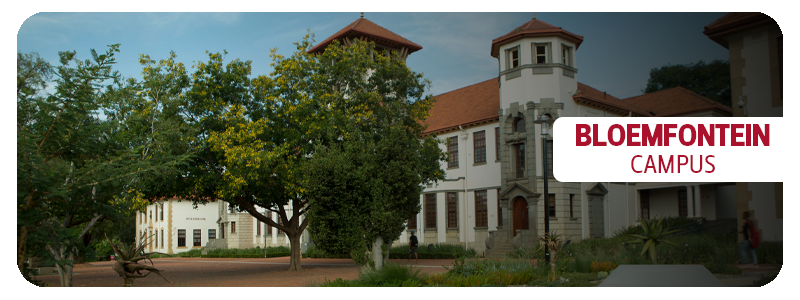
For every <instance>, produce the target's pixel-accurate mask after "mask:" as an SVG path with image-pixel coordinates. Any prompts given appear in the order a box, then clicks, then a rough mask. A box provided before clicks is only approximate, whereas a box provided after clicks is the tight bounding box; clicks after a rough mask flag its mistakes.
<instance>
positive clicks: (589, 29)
mask: <svg viewBox="0 0 800 300" xmlns="http://www.w3.org/2000/svg"><path fill="white" fill-rule="evenodd" d="M723 15H725V13H548V12H540V13H536V18H537V19H539V20H542V21H544V22H547V23H550V24H552V25H554V26H559V27H562V28H563V29H565V30H567V31H570V32H572V33H575V34H578V35H582V36H583V37H584V41H583V43H582V44H581V46H580V47H579V48H578V50H577V51H576V61H577V68H578V75H577V76H578V81H580V82H582V83H584V84H587V85H589V86H592V87H594V88H596V89H598V90H601V91H606V92H608V93H609V94H611V95H614V96H616V97H619V98H627V97H632V96H637V95H641V94H642V91H643V90H644V89H645V86H646V84H647V79H648V78H649V72H650V70H651V69H653V68H658V67H661V66H664V65H667V64H687V63H696V62H698V61H700V60H703V61H706V62H708V61H712V60H715V59H722V60H727V59H728V50H727V49H725V48H724V47H722V46H720V45H718V44H716V43H715V42H713V41H712V40H710V39H709V38H708V37H706V36H705V35H703V27H704V26H706V25H708V24H710V23H712V22H714V21H715V20H716V19H718V18H719V17H721V16H723ZM359 16H360V12H335V13H255V12H244V13H125V12H121V13H91V12H89V13H37V14H35V15H32V16H30V17H29V18H27V19H26V20H25V21H24V22H23V23H22V24H21V25H20V28H19V31H18V34H17V52H21V53H28V52H37V53H39V55H40V56H42V57H43V58H45V59H47V60H48V61H50V62H51V63H53V64H58V52H59V51H65V50H75V51H77V52H78V55H77V56H78V58H81V59H86V58H89V57H90V52H89V50H90V49H92V48H93V49H96V50H97V51H98V52H100V53H102V52H104V50H105V48H106V46H107V45H110V44H121V47H120V50H121V52H120V53H119V54H117V56H116V57H117V65H116V69H117V70H119V71H120V73H121V74H122V75H123V76H125V77H135V78H141V74H140V73H141V66H140V65H139V63H138V57H139V55H140V54H148V55H150V56H151V58H153V59H156V60H158V59H164V58H166V57H167V56H168V55H169V52H170V51H174V52H175V53H176V54H177V56H178V60H179V61H182V62H183V63H184V64H185V65H186V66H187V69H189V72H193V70H192V69H190V68H191V66H192V65H193V62H197V61H203V62H205V61H208V56H207V54H205V52H206V51H209V52H212V53H214V52H222V51H223V50H227V51H228V55H227V56H226V62H230V61H232V60H233V59H237V58H238V59H241V60H251V61H252V74H253V75H254V76H256V75H262V74H268V73H269V72H271V71H272V68H271V67H270V63H271V59H270V57H269V51H270V49H272V48H277V50H278V53H280V54H282V55H284V56H289V55H291V54H292V52H293V51H295V50H296V49H295V47H294V45H293V43H294V42H297V41H300V40H302V38H303V36H304V35H305V34H306V32H307V31H308V30H310V31H311V32H312V33H313V34H314V35H315V40H316V41H317V42H321V41H322V40H324V39H326V38H327V37H329V36H331V35H333V34H334V33H336V32H337V31H339V30H340V29H342V28H344V27H345V26H347V25H348V24H350V23H351V22H353V21H355V20H356V19H357V18H359ZM364 17H365V18H367V19H369V20H370V21H373V22H375V23H376V24H378V25H380V26H383V27H384V28H386V29H388V30H391V31H393V32H394V33H397V34H399V35H401V36H403V37H405V38H406V39H409V40H411V41H413V42H415V43H417V44H419V45H421V46H422V47H423V49H422V50H420V51H417V52H415V53H413V54H411V55H410V56H409V58H408V60H407V64H408V66H409V67H410V68H411V69H412V70H414V71H416V72H420V73H423V74H424V76H425V77H426V78H428V79H430V80H431V82H432V87H431V90H430V91H429V93H430V94H433V95H438V94H442V93H445V92H448V91H452V90H455V89H458V88H461V87H465V86H468V85H472V84H475V83H478V82H481V81H484V80H487V79H491V78H495V77H497V74H498V67H497V65H498V64H497V59H496V58H494V57H492V56H491V55H490V49H491V42H492V39H495V38H497V37H500V36H502V35H505V34H506V33H508V32H510V31H512V30H514V29H515V28H516V27H518V26H520V25H522V24H524V23H525V22H527V21H529V20H530V19H531V18H532V17H533V13H531V12H519V13H482V12H477V13H475V12H472V13H470V12H468V13H432V12H412V13H397V12H388V13H378V12H366V13H365V14H364ZM51 88H52V87H51Z"/></svg>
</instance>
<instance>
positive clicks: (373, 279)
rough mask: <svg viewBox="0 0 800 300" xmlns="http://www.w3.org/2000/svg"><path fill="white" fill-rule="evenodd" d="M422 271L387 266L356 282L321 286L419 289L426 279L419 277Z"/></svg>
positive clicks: (365, 275) (325, 283) (349, 281)
mask: <svg viewBox="0 0 800 300" xmlns="http://www.w3.org/2000/svg"><path fill="white" fill-rule="evenodd" d="M419 272H420V270H417V271H414V270H412V269H411V268H410V267H407V266H401V265H397V264H386V265H384V266H383V268H382V269H381V270H380V271H375V270H369V271H366V272H363V273H361V274H359V276H358V279H356V280H344V279H341V278H337V279H335V280H332V281H331V280H328V279H326V280H325V281H324V282H323V283H322V284H321V285H320V286H323V287H369V286H376V287H418V286H422V284H423V281H424V278H422V277H420V276H419Z"/></svg>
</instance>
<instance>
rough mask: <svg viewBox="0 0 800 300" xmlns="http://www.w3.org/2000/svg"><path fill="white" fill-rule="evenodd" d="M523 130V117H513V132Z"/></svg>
mask: <svg viewBox="0 0 800 300" xmlns="http://www.w3.org/2000/svg"><path fill="white" fill-rule="evenodd" d="M521 131H525V119H523V118H514V132H521Z"/></svg>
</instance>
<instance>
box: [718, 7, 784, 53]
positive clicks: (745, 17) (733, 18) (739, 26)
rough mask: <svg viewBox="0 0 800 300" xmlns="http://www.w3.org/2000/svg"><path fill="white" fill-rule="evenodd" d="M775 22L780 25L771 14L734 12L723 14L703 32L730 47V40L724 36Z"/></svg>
mask: <svg viewBox="0 0 800 300" xmlns="http://www.w3.org/2000/svg"><path fill="white" fill-rule="evenodd" d="M769 23H774V24H775V25H776V26H777V25H778V23H777V22H775V20H773V19H772V18H771V17H770V16H768V15H765V14H763V13H759V12H732V13H728V14H727V15H724V16H722V18H719V19H717V20H716V21H714V22H713V23H711V24H708V25H707V26H706V27H705V31H703V34H705V35H706V36H708V38H710V39H712V40H713V41H715V42H717V43H718V44H720V45H722V46H723V47H725V48H728V41H727V40H725V39H723V38H722V37H723V36H725V35H728V34H731V33H734V32H738V31H742V30H745V29H748V28H751V27H755V26H758V25H762V24H769Z"/></svg>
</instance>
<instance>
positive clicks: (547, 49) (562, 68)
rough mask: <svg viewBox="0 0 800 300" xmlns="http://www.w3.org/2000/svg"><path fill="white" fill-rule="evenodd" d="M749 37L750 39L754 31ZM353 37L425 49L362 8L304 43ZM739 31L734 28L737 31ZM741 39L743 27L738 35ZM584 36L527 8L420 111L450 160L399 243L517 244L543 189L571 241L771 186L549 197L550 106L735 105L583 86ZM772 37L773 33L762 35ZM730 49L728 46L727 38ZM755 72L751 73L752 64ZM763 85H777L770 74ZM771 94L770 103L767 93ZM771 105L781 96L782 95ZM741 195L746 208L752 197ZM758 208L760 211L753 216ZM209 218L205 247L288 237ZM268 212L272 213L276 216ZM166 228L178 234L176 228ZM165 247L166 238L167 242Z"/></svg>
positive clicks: (585, 113)
mask: <svg viewBox="0 0 800 300" xmlns="http://www.w3.org/2000/svg"><path fill="white" fill-rule="evenodd" d="M721 20H722V19H721ZM773 22H774V21H773ZM726 24H728V23H726ZM712 25H713V24H712ZM771 28H772V27H770V28H768V29H769V30H772V29H771ZM723 29H724V28H723ZM708 31H709V30H707V32H706V34H709V33H708ZM724 32H727V31H724ZM709 36H710V37H712V39H715V38H716V36H712V35H709ZM752 36H753V37H754V38H755V35H754V34H753V35H752ZM761 36H763V37H770V38H772V37H774V36H775V32H774V31H769V33H763V34H762V35H761ZM357 38H360V39H365V40H368V41H373V42H375V43H376V45H377V47H379V48H382V49H387V50H396V51H398V52H399V53H401V54H402V57H403V58H404V59H405V58H406V57H408V55H409V54H411V53H414V52H416V51H419V50H421V49H422V46H420V45H417V44H415V43H413V42H411V41H409V40H407V39H405V38H403V37H401V36H399V35H397V34H395V33H393V32H391V31H389V30H387V29H385V28H383V27H381V26H379V25H377V24H375V23H373V22H371V21H369V20H367V19H364V18H363V17H362V18H359V19H357V20H356V21H354V22H353V23H351V24H349V25H347V26H346V27H345V28H343V29H342V30H340V31H339V32H337V33H336V34H334V35H332V36H331V37H329V38H327V39H326V40H324V41H323V42H321V43H319V44H318V45H317V46H316V47H314V48H313V49H312V50H311V51H309V52H311V53H318V52H322V51H324V49H325V47H327V45H328V44H329V43H330V42H331V41H333V40H342V41H343V44H345V45H348V42H349V41H351V40H352V39H357ZM737 38H740V37H738V35H737ZM744 39H748V36H746V35H745V37H744ZM778 41H779V42H778V43H779V44H778V45H782V43H780V41H781V40H780V39H779V40H778ZM488 42H489V41H487V43H488ZM582 42H583V37H582V36H580V35H577V34H574V33H571V32H569V31H567V30H564V29H562V28H561V27H556V26H553V25H550V24H548V23H545V22H542V21H541V20H537V19H535V18H534V19H532V20H530V21H529V22H526V23H525V24H522V25H521V26H519V27H518V28H515V29H513V30H511V31H510V32H509V33H508V34H506V35H504V36H501V37H498V38H496V39H494V40H493V41H491V46H492V48H491V49H492V50H491V55H492V56H493V57H495V58H497V59H498V77H496V78H492V79H489V80H486V81H483V82H479V83H476V84H473V85H470V86H467V87H464V88H460V89H457V90H454V91H451V92H447V93H444V94H441V95H438V96H436V104H435V106H434V107H433V108H432V110H431V115H430V116H429V117H428V119H427V120H425V122H426V124H427V125H428V129H427V131H426V132H425V133H424V134H426V135H427V134H436V135H437V136H438V137H439V138H440V139H441V140H442V144H441V148H442V150H443V151H446V152H448V153H449V154H450V161H448V162H444V163H442V166H441V167H442V169H443V170H445V171H446V179H445V180H444V181H441V182H439V183H438V184H435V185H429V186H427V187H426V188H425V189H424V191H423V194H422V195H421V196H420V205H421V207H422V210H421V212H420V213H419V214H418V215H417V216H413V217H412V218H411V219H410V220H409V225H408V230H407V231H406V232H404V233H403V234H402V235H401V237H400V239H399V240H398V241H396V243H405V242H406V241H408V231H410V230H416V231H417V232H418V234H417V235H418V237H419V239H420V242H421V243H423V244H432V243H456V244H465V245H466V246H468V247H471V248H475V249H476V250H477V251H478V252H479V253H480V252H482V251H484V250H487V249H488V250H487V251H486V254H487V255H491V256H503V255H504V253H505V252H507V251H510V250H511V249H513V246H533V245H534V244H535V242H536V237H537V236H539V235H542V234H543V233H544V214H545V211H544V202H542V200H545V199H547V200H548V201H549V206H550V210H549V211H548V212H547V213H548V214H549V217H550V230H551V231H552V230H556V231H557V232H558V233H560V234H563V235H565V236H567V237H569V238H570V239H572V240H580V239H584V238H596V237H609V236H612V235H613V233H614V231H615V230H618V229H620V228H622V227H625V226H628V225H634V224H637V220H638V218H639V217H643V218H645V219H648V218H653V217H656V216H664V217H669V216H685V217H690V218H703V219H705V220H707V221H714V220H722V219H729V220H733V219H735V218H736V217H737V215H740V212H741V211H743V209H744V208H743V207H744V206H746V205H747V203H748V202H747V201H750V200H749V198H748V199H744V198H742V197H744V196H743V195H745V192H751V190H752V191H755V190H754V189H755V188H756V187H760V186H761V185H770V184H772V183H769V184H767V183H765V184H761V185H754V184H750V185H749V188H750V190H748V191H744V190H743V189H747V188H748V185H747V184H744V185H743V184H741V183H739V184H735V183H697V182H674V183H635V182H559V181H557V180H555V178H554V177H553V176H552V174H553V173H552V171H550V172H548V175H549V176H548V178H547V180H548V186H549V190H548V194H549V195H547V197H545V195H544V188H543V186H544V181H543V179H544V178H543V176H542V174H543V172H542V171H543V168H542V165H543V163H542V146H541V144H540V143H541V135H540V129H541V127H540V126H542V125H540V124H536V123H534V122H535V121H536V120H539V119H540V117H541V116H542V115H548V116H549V117H550V119H555V118H559V117H564V116H574V117H673V116H675V117H729V116H731V115H732V110H731V108H729V107H726V106H724V105H721V104H719V103H717V102H715V101H712V100H709V99H707V98H705V97H703V96H700V95H698V94H695V93H693V92H691V91H688V90H686V89H684V88H672V89H668V90H663V91H659V92H655V93H649V94H646V95H642V96H637V97H631V98H628V99H618V98H616V97H614V96H612V95H609V94H607V93H605V92H601V91H599V90H596V89H594V88H592V87H590V86H589V85H586V84H583V83H581V82H579V81H578V74H579V66H580V65H579V63H578V62H579V55H578V51H577V50H578V48H579V47H580V45H581V43H582ZM773 44H774V43H772V42H769V45H773ZM746 45H751V44H747V43H746ZM724 46H725V45H724ZM773 46H774V45H773ZM773 46H769V47H773ZM747 47H756V46H747ZM758 47H761V46H758ZM764 47H766V46H764ZM764 47H761V48H764ZM759 49H760V48H759ZM765 49H766V48H765ZM769 49H772V48H769ZM762 50H763V49H762ZM748 51H749V50H748ZM748 51H742V53H746V52H747V53H749V52H748ZM753 51H755V50H753ZM731 53H734V50H733V48H732V50H731ZM742 55H744V54H742ZM781 55H782V54H781ZM771 57H772V56H770V59H771ZM781 57H782V56H781ZM770 61H772V60H770ZM779 65H780V64H779ZM735 66H739V65H737V64H736V63H734V59H733V54H732V59H731V68H732V75H733V74H744V75H745V76H747V74H750V73H748V72H750V71H752V69H746V70H745V71H742V70H739V71H736V70H733V69H734V68H735ZM748 66H749V65H748ZM738 68H740V69H741V67H738ZM772 71H774V70H773V69H769V70H768V72H772ZM736 72H739V73H736ZM752 76H755V77H758V76H757V74H754V75H751V77H752ZM732 78H734V79H733V80H734V84H733V86H734V102H736V97H737V96H738V95H740V94H741V91H743V90H747V89H746V87H739V90H738V91H739V92H737V83H736V81H735V80H736V79H735V76H732ZM748 78H749V77H748ZM748 80H750V79H748ZM753 81H756V82H757V83H759V84H762V85H763V84H767V83H764V82H761V81H764V80H763V79H753ZM748 82H749V81H748ZM768 83H769V84H772V85H775V84H774V80H773V81H769V82H768ZM755 91H760V89H755V90H752V91H750V93H751V94H752V95H755V94H753V93H755ZM751 99H753V96H751ZM772 99H773V100H772V104H771V105H772V107H773V108H774V107H776V106H775V103H776V102H775V100H774V94H773V97H772ZM781 99H782V96H781ZM751 101H752V100H751ZM781 101H782V100H781ZM778 103H780V104H781V106H782V102H778ZM750 107H752V109H751V113H753V112H760V111H764V112H765V113H766V112H769V114H768V115H774V113H775V112H776V111H779V112H782V107H781V109H771V110H770V109H767V108H756V107H755V105H754V104H753V103H748V108H750ZM739 111H740V109H739V108H737V109H735V110H733V112H734V114H737V113H738V112H739ZM551 132H552V131H551ZM552 138H553V137H552V136H550V137H549V139H550V140H552ZM555 138H558V137H555ZM548 145H549V147H548V149H549V150H548V151H549V155H548V158H549V159H548V165H549V166H550V167H549V168H550V169H552V157H553V156H552V143H548ZM587 157H588V158H592V157H591V153H587V154H586V157H584V158H582V159H586V158H587ZM592 159H602V158H592ZM588 163H591V160H589V162H588ZM772 185H774V189H773V186H769V187H768V188H769V189H768V190H769V191H768V192H771V193H772V194H770V195H772V196H770V197H773V198H775V199H778V198H777V197H779V196H778V193H779V191H780V202H778V200H775V205H773V206H772V207H773V208H772V210H771V212H772V213H774V214H776V215H777V216H778V219H782V185H781V187H780V188H778V186H777V185H776V184H772ZM773 194H774V195H773ZM770 199H772V198H770ZM764 201H767V200H764ZM769 201H772V200H769ZM742 203H744V204H742ZM749 203H751V204H750V206H751V208H752V207H753V206H754V204H753V202H749ZM737 208H738V210H737ZM148 209H150V208H148ZM187 209H188V207H187ZM288 211H290V210H288ZM756 213H758V211H756ZM755 217H756V218H758V217H759V215H758V214H755ZM214 218H215V221H214V222H215V223H214V224H212V225H214V226H216V227H214V228H218V230H219V232H220V234H225V235H226V236H225V240H224V242H223V240H222V236H220V237H218V238H217V240H216V241H212V244H210V245H211V246H213V247H216V248H228V247H230V248H249V247H255V246H261V245H266V246H274V245H288V239H287V238H286V236H285V235H283V234H280V233H278V232H277V230H273V229H272V228H269V227H268V226H266V225H265V224H259V223H258V222H257V221H255V219H254V218H252V216H250V215H248V214H246V213H236V212H233V211H231V210H230V209H227V206H226V205H225V203H219V206H218V208H217V211H216V214H215V215H214ZM273 219H277V218H275V216H273ZM234 224H235V225H234ZM762 224H764V225H766V227H768V228H765V229H763V230H764V233H763V234H762V236H764V238H765V239H776V240H782V226H781V224H780V221H775V219H774V218H773V219H770V221H762ZM767 224H769V225H767ZM179 226H184V225H179ZM186 226H188V225H186ZM172 227H173V228H174V229H177V228H178V227H175V226H172ZM184 227H185V226H184ZM234 227H235V229H234ZM259 227H261V229H259ZM187 228H188V227H187ZM209 228H211V227H209ZM759 228H760V227H759ZM147 229H149V228H147ZM142 230H145V228H144V227H143V228H142ZM168 234H169V235H170V236H174V235H176V233H174V232H168ZM771 234H772V235H771ZM162 235H163V234H162ZM204 241H205V240H201V242H204ZM302 241H303V242H302V243H303V245H306V244H307V243H308V242H309V237H308V234H307V233H304V236H303V239H302ZM173 243H174V242H173ZM162 244H163V243H162ZM167 245H168V247H173V244H169V243H168V244H167Z"/></svg>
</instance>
